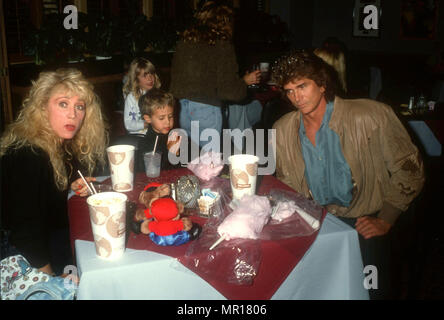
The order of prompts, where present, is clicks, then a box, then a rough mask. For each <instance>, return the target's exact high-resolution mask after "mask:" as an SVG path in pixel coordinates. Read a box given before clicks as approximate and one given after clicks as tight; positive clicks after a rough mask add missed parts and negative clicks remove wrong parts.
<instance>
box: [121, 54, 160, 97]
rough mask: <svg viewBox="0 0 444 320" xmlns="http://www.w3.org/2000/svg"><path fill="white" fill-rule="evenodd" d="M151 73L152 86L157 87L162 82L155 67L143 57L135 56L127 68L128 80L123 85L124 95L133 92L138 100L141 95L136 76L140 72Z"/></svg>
mask: <svg viewBox="0 0 444 320" xmlns="http://www.w3.org/2000/svg"><path fill="white" fill-rule="evenodd" d="M141 73H144V74H147V73H149V74H152V75H153V76H154V88H156V89H159V88H160V86H161V85H162V83H161V82H160V79H159V76H158V75H157V73H156V67H155V66H154V65H153V64H152V63H151V62H150V61H148V60H147V59H145V58H135V59H134V60H133V61H132V62H131V65H130V67H129V70H128V81H127V82H126V83H125V85H124V86H123V94H124V95H125V97H126V96H127V95H129V94H130V93H132V94H133V96H134V98H136V100H139V98H140V96H141V95H142V90H141V89H140V87H139V82H138V80H137V77H138V76H139V75H140V74H141Z"/></svg>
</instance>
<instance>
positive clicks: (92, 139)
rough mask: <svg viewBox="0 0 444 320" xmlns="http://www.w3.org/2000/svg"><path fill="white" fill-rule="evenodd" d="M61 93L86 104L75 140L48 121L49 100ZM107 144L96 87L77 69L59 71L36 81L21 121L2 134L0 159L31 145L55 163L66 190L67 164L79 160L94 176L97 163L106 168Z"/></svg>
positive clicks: (60, 183) (56, 177) (60, 184)
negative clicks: (67, 136)
mask: <svg viewBox="0 0 444 320" xmlns="http://www.w3.org/2000/svg"><path fill="white" fill-rule="evenodd" d="M60 91H64V92H67V93H68V94H73V95H78V96H79V98H80V99H82V100H83V101H85V106H86V111H85V117H84V119H83V122H82V125H81V127H80V129H79V131H78V132H77V133H76V135H75V136H74V138H72V139H71V140H62V139H61V138H60V137H59V136H58V135H57V134H56V133H55V132H54V130H53V129H52V127H51V125H50V123H49V119H48V111H47V107H48V102H49V99H50V98H51V96H52V95H53V94H55V93H57V92H60ZM107 144H108V133H107V125H106V122H105V120H104V118H103V115H102V110H101V105H100V101H99V98H98V97H97V95H96V94H95V93H94V91H93V86H92V84H91V83H90V82H89V81H87V80H86V79H85V78H84V77H83V75H82V73H81V72H80V71H78V70H76V69H58V70H56V71H52V72H42V73H40V75H39V78H38V79H37V81H33V82H32V87H31V90H30V92H29V93H28V95H27V97H26V98H25V99H24V100H23V104H22V108H21V110H20V112H19V114H18V117H17V119H16V120H15V121H14V122H13V123H11V124H10V125H9V126H8V127H7V128H6V130H5V132H4V134H3V135H2V138H1V142H0V156H3V155H4V154H5V153H6V152H7V150H8V149H9V148H12V149H19V148H21V147H24V146H30V147H31V148H32V147H38V148H40V149H42V150H44V151H45V152H46V153H47V154H48V156H49V158H50V160H51V165H52V168H53V170H54V180H55V184H56V186H57V188H58V189H59V190H65V189H66V188H67V187H68V173H67V172H66V167H65V162H64V161H65V160H71V159H73V157H76V158H77V160H78V161H79V162H80V164H81V165H82V166H83V167H84V169H86V170H87V172H85V174H87V175H92V173H93V170H94V168H95V167H96V164H97V163H100V164H102V165H105V155H106V151H105V147H106V145H107ZM71 169H72V168H71Z"/></svg>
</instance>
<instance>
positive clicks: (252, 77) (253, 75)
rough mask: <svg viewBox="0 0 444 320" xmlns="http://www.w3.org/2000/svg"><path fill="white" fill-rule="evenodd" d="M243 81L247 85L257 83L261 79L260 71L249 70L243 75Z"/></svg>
mask: <svg viewBox="0 0 444 320" xmlns="http://www.w3.org/2000/svg"><path fill="white" fill-rule="evenodd" d="M244 81H245V83H246V84H247V86H249V85H252V84H256V83H259V82H260V81H261V71H260V70H255V71H253V72H250V73H248V72H247V73H246V74H245V75H244Z"/></svg>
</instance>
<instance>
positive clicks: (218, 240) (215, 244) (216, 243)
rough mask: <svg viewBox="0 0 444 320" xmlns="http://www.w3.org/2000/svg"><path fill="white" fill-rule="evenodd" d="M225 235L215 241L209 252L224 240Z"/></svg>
mask: <svg viewBox="0 0 444 320" xmlns="http://www.w3.org/2000/svg"><path fill="white" fill-rule="evenodd" d="M225 237H226V235H225V234H224V235H223V236H222V237H220V238H219V239H217V240H216V242H215V243H213V245H212V246H211V247H210V251H211V250H213V249H214V248H215V247H216V246H217V245H218V244H219V243H221V242H222V241H224V240H225Z"/></svg>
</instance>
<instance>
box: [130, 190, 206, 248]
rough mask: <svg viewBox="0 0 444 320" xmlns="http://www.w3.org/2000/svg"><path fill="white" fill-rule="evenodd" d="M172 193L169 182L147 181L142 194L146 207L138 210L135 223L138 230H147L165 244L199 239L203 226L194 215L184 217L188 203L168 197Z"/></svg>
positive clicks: (145, 232)
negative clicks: (195, 221)
mask: <svg viewBox="0 0 444 320" xmlns="http://www.w3.org/2000/svg"><path fill="white" fill-rule="evenodd" d="M169 193H170V189H169V186H168V185H165V184H159V183H151V184H149V185H147V186H146V187H145V188H144V191H142V193H141V194H140V196H139V202H140V203H141V204H144V205H145V207H146V209H144V210H143V209H138V210H137V212H136V216H135V218H136V220H137V222H135V223H133V225H134V228H133V231H134V232H135V233H143V234H147V235H149V237H150V238H151V240H152V241H153V242H154V243H156V244H158V245H162V246H170V245H181V244H184V243H186V242H188V241H190V240H194V239H196V238H197V237H198V236H199V234H200V232H201V227H200V226H199V225H198V224H196V223H193V222H191V219H190V218H187V217H183V218H181V217H180V214H181V213H183V211H184V205H183V204H182V203H180V202H176V201H174V200H173V199H171V198H169V197H167V196H168V195H169Z"/></svg>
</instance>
